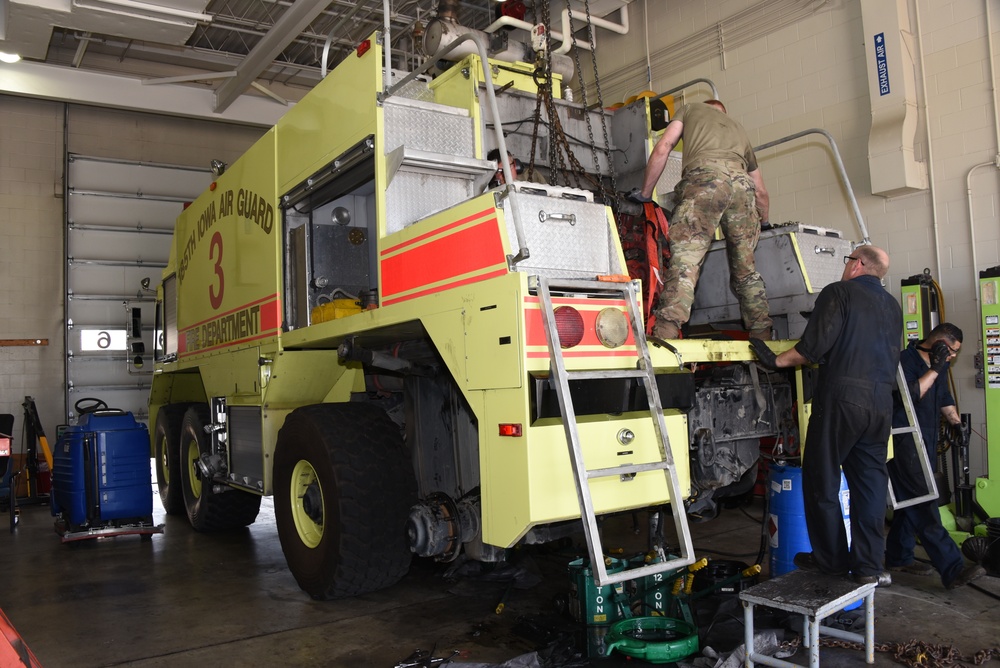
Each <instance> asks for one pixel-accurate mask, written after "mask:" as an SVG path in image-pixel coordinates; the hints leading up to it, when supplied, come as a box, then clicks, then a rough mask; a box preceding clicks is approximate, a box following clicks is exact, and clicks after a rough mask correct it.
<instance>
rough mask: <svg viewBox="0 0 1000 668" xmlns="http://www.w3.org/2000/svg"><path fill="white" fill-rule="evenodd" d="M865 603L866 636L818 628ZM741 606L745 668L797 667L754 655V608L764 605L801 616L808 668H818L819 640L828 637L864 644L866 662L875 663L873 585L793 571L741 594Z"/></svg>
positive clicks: (790, 663) (793, 664)
mask: <svg viewBox="0 0 1000 668" xmlns="http://www.w3.org/2000/svg"><path fill="white" fill-rule="evenodd" d="M862 599H864V608H865V633H864V635H863V636H862V635H860V634H857V633H851V632H850V631H843V630H841V629H834V628H830V627H828V626H821V622H822V621H823V620H824V619H826V618H827V617H829V616H830V615H832V614H834V613H835V612H838V611H839V610H842V609H843V608H844V607H845V606H848V605H850V604H852V603H855V602H857V601H860V600H862ZM740 601H742V603H743V617H744V622H745V623H744V629H745V630H744V639H745V641H746V664H745V665H746V666H747V668H753V665H754V662H757V663H762V664H764V665H766V666H776V667H777V668H790V667H794V666H798V665H800V664H796V663H792V662H790V661H784V660H782V659H776V658H774V657H771V656H767V655H765V654H758V653H756V652H754V644H753V636H754V628H753V607H754V606H755V605H763V606H767V607H769V608H774V609H776V610H787V611H788V612H792V613H796V614H800V615H802V616H803V623H802V645H803V646H804V647H807V648H808V649H809V667H810V668H819V636H820V633H823V634H825V635H828V636H833V637H835V638H840V639H842V640H849V641H852V642H864V644H865V661H866V662H868V663H869V664H872V663H875V585H874V584H865V585H858V584H856V583H855V582H853V581H852V580H850V579H848V578H846V577H837V576H832V575H823V574H821V573H812V572H807V571H801V570H796V571H792V572H791V573H786V574H784V575H779V576H778V577H776V578H773V579H771V580H768V581H767V582H762V583H761V584H759V585H755V586H753V587H750V588H749V589H746V590H744V591H742V592H740Z"/></svg>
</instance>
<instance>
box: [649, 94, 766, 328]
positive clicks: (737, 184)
mask: <svg viewBox="0 0 1000 668" xmlns="http://www.w3.org/2000/svg"><path fill="white" fill-rule="evenodd" d="M682 136H683V139H684V160H683V165H682V168H683V171H682V177H681V180H680V182H679V183H678V184H677V187H676V188H675V189H674V193H675V195H676V198H677V206H676V208H675V209H674V213H673V216H672V217H671V220H670V253H671V257H670V266H669V269H668V271H667V273H666V276H665V278H664V282H663V290H662V292H661V293H660V303H659V305H658V307H657V309H656V311H655V313H656V324H655V326H654V327H653V336H654V337H657V338H660V339H676V338H677V336H678V333H679V332H680V328H681V325H683V324H684V323H686V322H687V321H688V318H690V317H691V305H692V304H693V303H694V288H695V285H697V283H698V274H699V272H700V271H701V264H702V262H703V261H704V259H705V254H706V253H707V252H708V248H709V246H710V245H711V243H712V240H713V238H714V236H715V230H716V228H717V227H719V225H721V226H722V232H723V234H725V237H726V255H727V257H728V258H729V273H730V285H731V286H732V288H733V292H735V293H736V296H737V298H738V299H739V302H740V314H741V315H742V317H743V324H744V326H745V327H746V328H747V329H748V330H749V331H750V333H751V334H750V335H751V336H753V337H755V338H758V339H770V338H771V318H770V316H769V315H768V305H767V295H766V293H765V290H764V280H763V279H762V278H761V276H760V274H759V273H757V269H756V266H755V263H754V249H755V248H756V247H757V239H758V238H759V236H760V227H761V221H764V222H766V221H767V219H768V205H769V198H768V194H767V189H766V188H765V187H764V179H763V177H762V176H761V173H760V168H759V167H758V166H757V158H756V156H755V155H754V152H753V147H752V146H751V145H750V141H749V139H747V135H746V131H745V130H744V129H743V126H741V125H740V124H739V123H737V122H736V121H735V120H733V119H732V118H730V117H729V116H728V115H727V114H726V108H725V106H723V104H722V103H721V102H719V101H718V100H709V101H708V102H696V103H694V104H686V105H684V106H682V107H681V108H680V109H679V110H678V111H677V113H676V114H675V115H674V117H673V118H672V119H671V120H670V123H669V124H667V128H666V130H665V131H664V133H663V136H662V137H660V140H659V141H658V142H657V143H656V146H655V147H654V148H653V152H652V154H651V155H650V156H649V162H648V163H647V164H646V172H645V177H644V181H643V186H642V193H641V196H640V197H639V198H638V199H640V200H644V201H649V198H650V197H651V196H652V194H653V188H654V187H655V186H656V182H657V180H659V178H660V174H661V173H662V172H663V169H664V167H666V165H667V158H668V157H669V156H670V152H671V151H672V150H673V148H674V146H676V145H677V142H678V141H680V139H681V138H682Z"/></svg>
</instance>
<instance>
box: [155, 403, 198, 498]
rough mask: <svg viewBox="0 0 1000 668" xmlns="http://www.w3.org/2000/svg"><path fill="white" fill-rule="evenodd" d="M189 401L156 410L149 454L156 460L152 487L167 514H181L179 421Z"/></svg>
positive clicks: (181, 419)
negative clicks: (157, 491)
mask: <svg viewBox="0 0 1000 668" xmlns="http://www.w3.org/2000/svg"><path fill="white" fill-rule="evenodd" d="M188 406H190V404H170V405H168V406H162V407H161V408H160V410H159V411H157V413H156V426H155V428H154V432H153V457H154V458H155V460H156V487H157V489H158V490H159V492H160V501H161V502H162V503H163V508H164V510H166V511H167V514H168V515H183V514H184V492H183V491H182V490H181V445H180V443H181V423H182V422H183V421H184V411H186V410H187V409H188Z"/></svg>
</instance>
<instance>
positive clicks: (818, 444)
mask: <svg viewBox="0 0 1000 668" xmlns="http://www.w3.org/2000/svg"><path fill="white" fill-rule="evenodd" d="M844 262H845V264H846V266H845V267H844V274H843V276H842V277H841V280H840V281H839V282H837V283H831V284H830V285H828V286H826V287H825V288H823V291H822V292H820V294H819V296H818V297H817V298H816V305H815V307H814V309H813V312H812V315H811V316H810V317H809V322H808V324H807V325H806V328H805V331H804V332H803V333H802V339H801V340H800V341H799V342H798V343H796V344H795V347H793V348H790V349H789V350H786V351H785V352H783V353H781V354H780V355H777V356H776V355H775V354H774V352H773V351H772V350H771V349H770V348H768V347H767V344H766V343H764V342H763V341H760V340H758V339H750V345H751V347H752V348H753V351H754V352H755V353H756V355H757V357H758V358H759V359H760V362H761V365H762V366H764V367H767V368H770V369H778V368H787V367H794V366H802V365H806V364H819V365H820V367H819V378H818V380H817V383H816V390H815V394H814V396H813V400H812V415H811V416H810V418H809V428H808V431H807V432H806V442H805V444H804V450H803V460H802V494H803V501H804V505H805V516H806V528H807V529H808V530H809V542H810V543H811V544H812V549H813V551H812V552H811V553H808V552H801V553H799V554H797V555H795V559H794V563H795V565H796V566H798V567H799V568H802V569H806V570H818V571H821V572H823V573H827V574H829V575H844V576H846V575H848V574H851V575H852V576H853V578H854V580H855V582H858V583H859V584H868V583H875V584H878V585H882V586H888V585H889V584H891V583H892V578H891V577H890V576H889V574H888V573H887V572H884V571H883V570H882V555H883V552H884V551H885V538H884V537H883V533H882V528H883V525H884V519H885V497H886V491H887V488H888V473H887V472H886V454H887V449H888V442H889V432H890V430H891V416H892V389H893V387H894V386H895V379H896V368H897V364H898V362H899V348H900V340H901V338H902V333H903V312H902V310H901V309H900V308H899V304H898V303H897V302H896V300H895V299H894V298H893V297H892V296H891V295H890V294H889V293H888V292H886V291H885V289H884V288H883V287H882V281H881V279H882V278H883V277H884V276H885V275H886V273H887V272H888V271H889V256H888V254H886V252H885V251H884V250H882V249H881V248H876V247H875V246H860V247H858V248H857V249H855V250H854V252H853V253H851V254H850V255H847V256H845V257H844ZM841 468H843V470H844V477H846V478H847V485H848V487H849V488H850V490H851V544H850V548H848V544H847V532H846V530H845V528H844V520H843V512H842V510H841V507H840V500H839V494H838V492H839V490H840V469H841Z"/></svg>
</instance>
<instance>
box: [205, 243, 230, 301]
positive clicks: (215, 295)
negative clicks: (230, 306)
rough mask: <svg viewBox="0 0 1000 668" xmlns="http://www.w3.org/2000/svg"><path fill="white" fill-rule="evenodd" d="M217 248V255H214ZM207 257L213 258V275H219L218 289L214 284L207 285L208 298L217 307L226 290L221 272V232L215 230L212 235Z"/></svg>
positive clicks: (224, 279) (224, 278)
mask: <svg viewBox="0 0 1000 668" xmlns="http://www.w3.org/2000/svg"><path fill="white" fill-rule="evenodd" d="M216 249H218V257H216ZM208 258H209V259H210V260H215V275H216V276H218V277H219V285H218V289H216V286H214V285H210V286H208V299H209V301H210V302H211V303H212V308H213V309H217V308H219V307H220V306H221V305H222V295H223V293H224V292H225V291H226V276H225V274H223V273H222V234H221V233H219V232H216V233H215V234H213V235H212V245H211V246H209V249H208Z"/></svg>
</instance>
